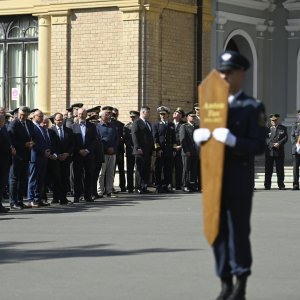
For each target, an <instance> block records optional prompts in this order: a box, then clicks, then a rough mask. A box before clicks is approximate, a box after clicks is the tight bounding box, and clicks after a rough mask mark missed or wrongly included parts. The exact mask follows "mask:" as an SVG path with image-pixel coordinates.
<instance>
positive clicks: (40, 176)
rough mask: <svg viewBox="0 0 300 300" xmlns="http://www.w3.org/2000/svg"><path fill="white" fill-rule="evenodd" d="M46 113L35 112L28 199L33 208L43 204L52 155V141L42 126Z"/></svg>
mask: <svg viewBox="0 0 300 300" xmlns="http://www.w3.org/2000/svg"><path fill="white" fill-rule="evenodd" d="M43 117H44V114H43V112H42V111H40V110H36V111H35V112H34V113H33V119H32V121H33V124H34V126H33V127H34V138H33V142H34V146H33V148H32V149H31V155H30V163H29V180H28V201H29V203H30V205H31V207H32V208H38V207H40V206H43V205H44V203H43V202H42V192H43V186H44V183H45V177H46V168H47V161H48V158H49V157H50V155H51V142H50V138H49V136H48V134H47V131H46V130H45V129H44V128H43V127H42V126H41V124H42V122H43Z"/></svg>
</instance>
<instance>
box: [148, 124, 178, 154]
mask: <svg viewBox="0 0 300 300" xmlns="http://www.w3.org/2000/svg"><path fill="white" fill-rule="evenodd" d="M152 134H153V139H154V147H155V150H162V151H163V152H164V154H165V155H167V156H172V155H173V151H176V146H177V143H176V135H175V125H174V123H172V122H168V123H167V124H166V125H165V124H164V123H163V122H162V121H158V122H156V123H154V125H153V131H152Z"/></svg>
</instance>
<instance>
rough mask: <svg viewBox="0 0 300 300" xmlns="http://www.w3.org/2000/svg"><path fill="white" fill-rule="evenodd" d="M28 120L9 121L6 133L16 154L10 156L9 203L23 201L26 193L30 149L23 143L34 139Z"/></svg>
mask: <svg viewBox="0 0 300 300" xmlns="http://www.w3.org/2000/svg"><path fill="white" fill-rule="evenodd" d="M33 126H34V125H33V123H32V122H31V121H30V120H26V121H25V124H24V125H23V124H22V123H21V121H20V120H19V119H15V120H14V121H12V122H10V123H9V126H8V133H9V136H10V139H11V143H12V145H13V147H14V148H15V149H16V155H15V156H14V157H13V158H12V164H11V167H10V172H9V202H10V205H11V206H12V205H14V204H19V203H23V196H24V195H26V194H27V184H28V167H29V159H30V149H29V148H26V147H25V143H27V142H30V141H31V140H33V139H34V127H33Z"/></svg>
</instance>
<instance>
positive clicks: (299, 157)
mask: <svg viewBox="0 0 300 300" xmlns="http://www.w3.org/2000/svg"><path fill="white" fill-rule="evenodd" d="M298 116H300V110H299V111H298ZM299 137H300V121H298V122H295V124H294V125H293V127H292V131H291V142H292V155H293V190H299V167H300V154H298V153H297V149H296V144H297V142H298V140H299Z"/></svg>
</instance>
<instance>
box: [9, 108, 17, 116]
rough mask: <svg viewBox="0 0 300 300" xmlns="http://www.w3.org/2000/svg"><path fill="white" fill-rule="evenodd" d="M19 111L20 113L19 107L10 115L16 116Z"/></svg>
mask: <svg viewBox="0 0 300 300" xmlns="http://www.w3.org/2000/svg"><path fill="white" fill-rule="evenodd" d="M18 111H19V107H17V108H15V109H14V110H12V111H9V113H10V114H11V115H15V114H17V113H18Z"/></svg>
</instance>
